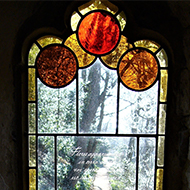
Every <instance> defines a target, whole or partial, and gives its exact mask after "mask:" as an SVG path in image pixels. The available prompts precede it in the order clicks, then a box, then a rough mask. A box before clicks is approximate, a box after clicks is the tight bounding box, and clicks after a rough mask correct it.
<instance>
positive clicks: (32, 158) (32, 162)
mask: <svg viewBox="0 0 190 190" xmlns="http://www.w3.org/2000/svg"><path fill="white" fill-rule="evenodd" d="M29 166H30V167H35V166H36V136H34V135H32V136H29Z"/></svg>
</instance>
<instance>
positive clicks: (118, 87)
mask: <svg viewBox="0 0 190 190" xmlns="http://www.w3.org/2000/svg"><path fill="white" fill-rule="evenodd" d="M119 99H120V82H119V79H118V80H117V114H116V117H117V118H116V135H117V134H118V130H119Z"/></svg>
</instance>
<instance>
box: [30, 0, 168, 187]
mask: <svg viewBox="0 0 190 190" xmlns="http://www.w3.org/2000/svg"><path fill="white" fill-rule="evenodd" d="M118 10H119V9H118V7H117V6H115V5H113V4H111V3H110V2H108V1H105V2H101V1H90V2H88V3H86V4H85V5H82V6H80V7H79V8H78V10H75V11H74V13H73V14H72V16H71V29H72V31H73V32H72V33H70V36H68V37H67V38H66V40H63V39H65V37H62V36H53V35H51V34H50V35H49V36H42V37H40V38H38V39H36V41H34V43H33V44H32V46H31V48H30V51H29V54H28V147H29V152H28V153H29V154H28V155H29V157H28V161H29V162H28V166H29V189H61V188H70V189H82V188H84V187H85V188H87V189H90V186H92V185H94V186H96V185H97V186H98V185H99V183H96V180H94V179H93V177H96V173H97V172H98V171H99V170H98V168H102V167H105V168H106V169H107V171H108V174H107V176H108V177H109V179H110V180H109V185H111V186H112V188H115V189H124V188H129V189H143V188H146V189H157V190H161V189H162V184H163V173H164V141H165V121H166V108H167V80H168V60H167V55H166V52H165V50H164V49H163V48H162V46H161V45H160V44H158V43H156V42H154V41H152V40H149V39H138V40H136V41H134V42H130V43H129V42H128V40H127V36H125V35H124V34H123V33H122V31H123V29H124V28H125V25H126V23H127V19H126V16H125V13H124V12H123V11H120V12H118ZM93 21H94V23H93V24H92V22H93ZM105 23H106V24H105ZM88 24H89V25H88ZM86 31H90V35H89V33H88V34H87V32H86ZM110 31H111V32H110ZM113 34H114V35H113ZM63 36H64V34H63ZM90 47H91V48H90Z"/></svg>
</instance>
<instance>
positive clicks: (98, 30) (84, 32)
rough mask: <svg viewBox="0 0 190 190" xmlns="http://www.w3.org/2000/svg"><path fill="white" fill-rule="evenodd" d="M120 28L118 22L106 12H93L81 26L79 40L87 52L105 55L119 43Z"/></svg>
mask: <svg viewBox="0 0 190 190" xmlns="http://www.w3.org/2000/svg"><path fill="white" fill-rule="evenodd" d="M119 36H120V28H119V26H118V24H117V22H116V20H115V19H114V18H113V17H112V16H111V15H110V14H108V13H106V12H103V11H102V12H93V13H91V14H89V15H87V16H86V17H85V18H84V19H83V20H82V22H81V23H80V25H79V29H78V38H79V41H80V43H81V45H82V46H83V48H84V49H85V50H87V51H88V52H90V53H92V54H96V55H103V54H106V53H108V52H110V51H111V50H112V49H113V48H114V47H115V46H116V45H117V43H118V41H119Z"/></svg>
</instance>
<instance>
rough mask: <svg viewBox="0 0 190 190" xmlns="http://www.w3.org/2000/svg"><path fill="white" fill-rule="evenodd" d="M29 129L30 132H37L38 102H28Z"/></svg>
mask: <svg viewBox="0 0 190 190" xmlns="http://www.w3.org/2000/svg"><path fill="white" fill-rule="evenodd" d="M28 131H29V133H36V104H35V103H29V104H28Z"/></svg>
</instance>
